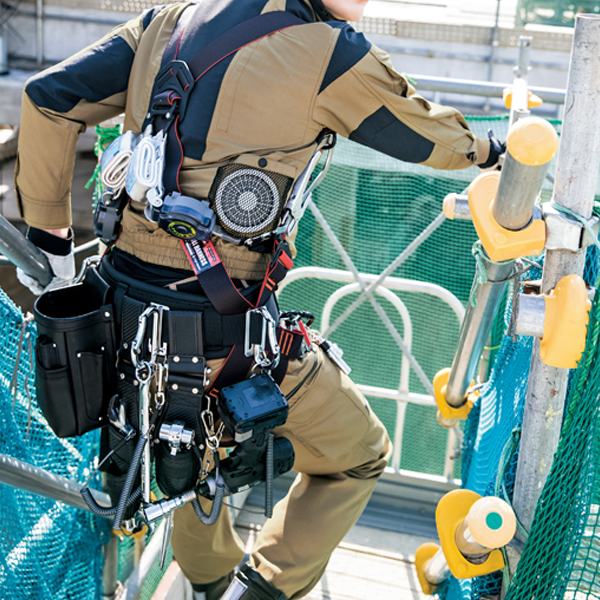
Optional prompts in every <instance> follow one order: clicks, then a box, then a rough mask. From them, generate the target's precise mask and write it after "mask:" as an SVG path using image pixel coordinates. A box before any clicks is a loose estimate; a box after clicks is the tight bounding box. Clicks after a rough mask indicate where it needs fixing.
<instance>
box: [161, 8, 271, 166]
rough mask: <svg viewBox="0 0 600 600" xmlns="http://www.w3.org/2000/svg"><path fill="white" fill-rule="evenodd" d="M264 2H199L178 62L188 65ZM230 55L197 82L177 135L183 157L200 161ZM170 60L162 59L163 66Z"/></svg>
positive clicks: (251, 14) (257, 10)
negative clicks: (182, 150) (181, 146)
mask: <svg viewBox="0 0 600 600" xmlns="http://www.w3.org/2000/svg"><path fill="white" fill-rule="evenodd" d="M266 3H267V0H244V1H243V2H238V1H237V0H203V2H201V3H200V4H199V5H198V9H197V10H196V11H195V13H194V15H193V17H192V18H191V20H190V22H189V23H188V25H187V27H186V31H185V32H184V34H183V38H182V42H181V46H180V47H179V54H178V58H179V59H181V60H185V61H191V60H192V59H193V58H194V57H195V56H196V55H197V54H198V53H200V52H201V51H202V49H203V48H205V47H206V46H207V45H208V44H210V42H212V41H213V40H215V39H217V38H218V37H219V36H220V35H222V34H223V33H225V32H226V31H227V30H229V29H231V28H232V27H234V26H235V25H238V24H239V23H242V22H243V21H246V20H248V19H250V18H251V17H254V16H256V15H259V14H260V13H261V12H262V9H263V8H264V6H265V4H266ZM233 57H234V55H231V56H228V57H227V58H225V59H224V60H222V61H221V62H220V63H219V64H218V65H216V66H215V67H213V68H212V69H211V70H210V71H208V73H206V75H204V76H203V77H202V78H201V79H199V80H198V81H197V83H196V85H195V86H194V89H193V90H192V93H191V94H190V99H189V103H188V107H187V111H186V115H185V119H184V120H183V122H182V123H181V126H180V128H179V132H180V134H181V143H182V145H183V147H184V148H185V155H186V156H189V157H190V158H194V159H197V160H201V159H202V156H203V154H204V151H205V150H206V136H207V135H208V130H209V128H210V123H211V120H212V117H213V113H214V110H215V106H216V104H217V98H218V95H219V90H220V88H221V83H222V81H223V77H224V76H225V73H226V71H227V68H228V67H229V65H230V63H231V61H232V60H233ZM172 58H173V57H167V56H164V57H163V65H164V64H166V63H167V62H169V61H170V60H172Z"/></svg>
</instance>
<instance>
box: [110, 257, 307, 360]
mask: <svg viewBox="0 0 600 600" xmlns="http://www.w3.org/2000/svg"><path fill="white" fill-rule="evenodd" d="M99 272H100V275H101V276H102V277H103V278H104V280H105V281H106V282H107V283H108V284H109V285H110V286H111V287H112V288H113V289H114V298H113V304H114V307H115V320H116V325H117V333H118V335H119V337H120V339H121V341H122V342H128V343H130V342H131V341H132V340H133V339H134V338H135V336H136V333H137V330H138V319H139V317H140V315H141V314H142V313H143V311H144V310H145V309H146V308H147V307H148V306H149V305H150V304H151V303H155V304H160V305H163V306H165V307H167V308H169V310H168V311H165V312H164V313H163V332H162V333H163V340H164V341H166V342H167V344H168V349H169V355H171V356H178V357H179V358H180V362H181V361H183V360H184V357H201V356H204V357H205V358H206V359H207V360H210V359H215V358H224V357H226V356H228V355H229V353H230V351H231V349H232V348H233V346H241V347H243V344H244V335H245V325H246V315H245V314H237V315H221V314H220V313H218V312H217V311H216V310H215V308H214V307H213V305H212V304H211V302H210V300H209V299H208V298H207V297H206V296H203V295H199V294H189V293H185V292H180V291H173V290H169V289H166V288H163V287H158V286H154V285H151V284H148V283H143V282H140V281H137V280H136V279H134V278H132V277H128V276H127V275H123V274H122V273H120V272H119V271H117V270H116V269H115V268H114V266H113V265H112V264H111V261H110V255H107V256H105V257H104V258H103V259H102V262H101V264H100V267H99ZM259 287H260V283H259V284H256V285H255V286H251V287H250V288H248V289H246V290H243V294H244V295H247V296H248V297H252V295H254V294H256V293H257V291H258V288H259ZM265 306H266V308H267V310H268V311H269V313H270V314H271V315H272V316H273V318H274V319H275V321H276V322H278V321H279V308H278V306H277V302H276V300H275V296H274V295H273V296H271V297H270V298H269V300H268V302H267V303H266V305H265ZM256 335H259V334H256ZM252 337H253V338H254V336H252ZM251 341H258V340H251ZM294 354H297V356H299V354H300V351H299V350H298V352H295V353H294ZM297 356H293V355H291V356H289V358H297ZM186 362H187V360H186ZM181 366H182V367H183V364H182V365H181Z"/></svg>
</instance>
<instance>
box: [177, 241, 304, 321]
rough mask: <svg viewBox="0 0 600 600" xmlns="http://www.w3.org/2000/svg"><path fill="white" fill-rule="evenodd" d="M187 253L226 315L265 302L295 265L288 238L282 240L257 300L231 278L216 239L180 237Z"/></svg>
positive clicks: (205, 289) (198, 275) (204, 288)
mask: <svg viewBox="0 0 600 600" xmlns="http://www.w3.org/2000/svg"><path fill="white" fill-rule="evenodd" d="M180 241H181V245H182V246H183V249H184V251H185V254H186V256H187V258H188V260H189V262H190V264H191V266H192V269H193V270H194V273H195V274H196V277H197V278H198V281H199V283H200V285H201V286H202V289H203V290H204V293H205V294H206V295H207V296H208V299H209V300H210V301H211V303H212V304H213V306H214V307H215V309H216V310H217V311H218V312H219V313H221V314H222V315H237V314H241V313H245V312H246V311H248V310H250V309H252V308H256V307H257V306H264V305H265V304H266V303H267V302H268V300H269V298H270V297H271V294H273V292H274V290H275V288H276V287H277V284H278V283H279V282H280V281H281V280H282V279H283V278H284V277H285V276H286V275H287V272H288V270H289V269H290V268H291V267H292V266H293V264H294V263H293V261H292V258H291V256H290V254H289V247H288V245H287V243H286V242H280V243H279V244H278V245H277V249H276V251H275V254H274V255H273V258H272V260H271V262H270V263H269V266H268V267H267V272H266V274H265V277H264V279H263V282H262V285H261V288H260V292H259V294H258V298H257V300H256V302H255V303H252V302H250V301H249V300H248V299H247V298H245V297H244V296H243V295H242V294H241V293H240V292H239V290H238V289H237V288H236V287H235V285H234V284H233V281H231V277H229V273H228V272H227V269H226V268H225V266H224V265H223V262H222V261H221V258H220V256H219V254H218V253H217V250H216V248H215V247H214V245H213V243H212V242H210V241H208V242H200V241H198V240H180Z"/></svg>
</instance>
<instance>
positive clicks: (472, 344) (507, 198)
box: [438, 40, 547, 427]
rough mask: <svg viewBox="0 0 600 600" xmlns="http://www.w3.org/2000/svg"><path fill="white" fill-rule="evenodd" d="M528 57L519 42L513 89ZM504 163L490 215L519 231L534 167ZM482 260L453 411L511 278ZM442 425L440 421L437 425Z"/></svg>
mask: <svg viewBox="0 0 600 600" xmlns="http://www.w3.org/2000/svg"><path fill="white" fill-rule="evenodd" d="M528 57H529V46H528V45H527V44H525V43H523V40H522V43H521V47H520V53H519V62H518V66H517V68H516V69H515V87H516V83H517V80H519V79H521V74H522V72H523V71H527V69H528V65H527V60H528ZM525 81H526V80H525ZM518 103H519V104H518ZM523 103H524V104H523ZM512 106H513V109H516V110H519V109H522V108H526V107H527V93H526V90H525V94H516V93H515V88H513V102H512ZM505 162H506V163H507V164H506V166H507V168H506V169H503V170H502V175H501V177H500V184H499V186H498V192H497V195H496V198H495V200H494V205H495V207H496V208H495V209H494V211H493V213H494V215H495V216H496V221H497V222H498V224H499V225H501V226H502V227H504V228H505V229H513V230H515V229H520V227H519V228H514V227H513V225H514V223H521V222H524V223H525V224H527V223H529V221H530V220H531V216H532V214H533V209H534V205H535V201H536V200H537V195H536V196H534V197H533V198H531V197H527V196H524V194H525V193H531V191H532V186H531V185H529V184H528V185H525V186H524V185H523V184H524V183H525V182H528V181H529V179H530V178H532V175H533V176H535V179H536V180H537V169H536V168H535V167H534V168H533V172H532V168H531V167H528V166H527V167H526V166H525V165H523V164H521V163H520V162H518V161H517V160H515V159H513V158H512V157H511V156H510V154H509V153H508V152H507V153H506V158H505ZM546 168H547V167H546ZM512 179H515V180H516V181H517V182H519V183H520V184H521V187H520V188H519V187H516V186H515V184H514V183H512V181H511V180H512ZM482 258H483V262H484V265H485V268H486V273H487V277H488V282H487V283H480V284H479V285H478V273H476V274H475V280H474V282H473V286H477V291H476V294H475V302H474V304H469V307H468V308H467V313H466V315H465V319H464V321H463V324H462V328H461V331H460V335H459V340H458V347H457V349H456V353H455V355H454V360H453V361H452V367H451V370H450V376H449V378H448V383H447V386H446V391H445V399H446V402H447V403H448V404H449V405H450V406H452V407H455V408H459V407H461V406H462V405H463V404H464V403H465V401H466V398H465V394H466V392H467V390H468V388H469V386H470V385H471V381H472V379H473V377H474V375H475V371H476V370H477V363H478V362H479V358H480V357H481V353H482V352H483V349H484V347H485V344H486V342H487V340H488V337H489V335H490V332H491V330H492V325H493V323H494V316H495V314H496V312H497V310H498V307H499V306H500V302H501V301H502V297H503V295H504V291H505V289H506V286H507V281H506V279H507V278H508V277H510V275H511V274H512V272H513V267H514V262H515V261H514V260H513V261H504V262H501V263H495V262H492V261H490V260H489V258H488V257H487V256H484V257H482ZM438 418H440V417H438ZM442 421H443V420H442V419H441V418H440V422H442ZM455 424H456V422H455V421H453V422H450V421H449V422H447V423H444V425H445V426H447V427H451V426H452V425H455Z"/></svg>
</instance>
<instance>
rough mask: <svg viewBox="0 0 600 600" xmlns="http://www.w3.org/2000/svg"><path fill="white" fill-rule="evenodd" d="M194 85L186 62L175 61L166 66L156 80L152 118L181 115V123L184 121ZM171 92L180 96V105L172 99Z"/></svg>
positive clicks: (151, 110) (151, 108)
mask: <svg viewBox="0 0 600 600" xmlns="http://www.w3.org/2000/svg"><path fill="white" fill-rule="evenodd" d="M194 84H195V80H194V76H193V75H192V72H191V71H190V68H189V66H188V64H187V63H186V62H185V61H183V60H173V61H171V62H170V63H169V64H167V65H165V66H164V67H163V68H162V69H161V71H160V73H159V74H158V76H157V78H156V95H155V96H154V98H153V99H152V104H151V107H150V116H151V117H154V116H156V115H167V114H169V113H170V115H175V114H179V122H181V121H183V119H184V116H185V110H186V108H187V103H188V100H189V97H190V94H191V92H192V89H193V88H194ZM165 92H169V93H168V94H165ZM171 92H175V93H176V94H177V95H178V96H179V98H178V104H175V102H174V100H172V99H171Z"/></svg>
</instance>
